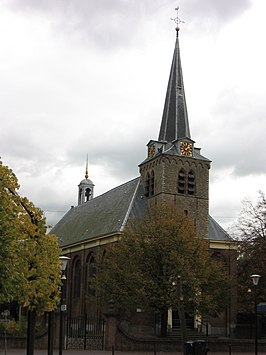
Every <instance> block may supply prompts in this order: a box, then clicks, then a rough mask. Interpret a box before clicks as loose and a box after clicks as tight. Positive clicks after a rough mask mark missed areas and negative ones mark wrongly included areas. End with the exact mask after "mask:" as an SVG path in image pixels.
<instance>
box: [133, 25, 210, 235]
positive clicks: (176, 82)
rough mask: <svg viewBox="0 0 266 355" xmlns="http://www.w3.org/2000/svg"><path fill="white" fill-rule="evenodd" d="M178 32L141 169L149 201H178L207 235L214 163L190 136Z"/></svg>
mask: <svg viewBox="0 0 266 355" xmlns="http://www.w3.org/2000/svg"><path fill="white" fill-rule="evenodd" d="M178 35H179V28H178V27H177V28H176V42H175V48H174V54H173V60H172V66H171V70H170V76H169V81H168V87H167V92H166V98H165V104H164V109H163V115H162V121H161V127H160V132H159V137H158V140H151V141H149V143H148V144H147V147H148V149H147V158H146V159H145V160H144V161H143V162H142V163H141V164H140V165H139V169H140V175H141V179H142V182H143V184H144V189H145V196H146V197H147V198H148V200H149V204H150V205H152V204H155V205H157V204H161V203H167V202H173V203H175V204H176V205H177V206H178V207H179V208H180V210H181V211H183V212H184V213H185V214H186V215H189V216H190V218H192V220H193V221H194V224H195V227H196V232H197V236H198V237H202V238H206V237H207V233H208V228H207V226H208V216H209V169H210V163H211V162H210V160H209V159H207V158H205V157H204V156H202V155H201V151H200V148H197V147H195V141H194V140H192V139H191V136H190V129H189V121H188V113H187V105H186V98H185V90H184V82H183V74H182V67H181V58H180V49H179V37H178Z"/></svg>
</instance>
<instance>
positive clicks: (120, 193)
mask: <svg viewBox="0 0 266 355" xmlns="http://www.w3.org/2000/svg"><path fill="white" fill-rule="evenodd" d="M147 208H148V204H147V198H145V196H144V190H143V187H142V184H141V179H140V177H138V178H136V179H134V180H131V181H128V182H126V183H125V184H123V185H120V186H118V187H116V188H114V189H112V190H110V191H108V192H106V193H104V194H103V195H101V196H98V197H95V198H94V199H92V200H89V201H87V202H86V203H84V204H82V205H79V206H77V207H72V208H71V209H70V210H69V211H68V212H67V214H66V215H65V216H64V217H63V218H62V219H61V220H60V221H59V222H58V223H57V224H56V225H55V227H54V228H53V229H52V230H51V232H50V233H53V234H56V235H57V237H58V239H59V246H60V247H67V246H71V245H75V244H79V243H82V242H87V241H90V240H92V239H97V238H101V237H105V236H108V235H113V234H118V233H121V232H122V231H123V229H124V227H125V225H126V223H127V222H128V220H129V219H131V218H141V217H142V216H144V214H145V213H146V211H147ZM208 239H209V240H219V241H229V240H231V239H230V237H229V235H228V234H227V233H226V232H225V231H224V230H223V228H222V227H221V226H220V225H219V224H218V223H217V222H216V221H215V220H214V219H213V218H212V217H211V216H209V225H208Z"/></svg>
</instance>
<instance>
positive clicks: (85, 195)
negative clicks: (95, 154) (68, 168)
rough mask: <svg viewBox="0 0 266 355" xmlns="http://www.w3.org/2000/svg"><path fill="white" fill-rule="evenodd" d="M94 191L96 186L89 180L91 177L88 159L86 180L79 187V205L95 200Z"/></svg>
mask: <svg viewBox="0 0 266 355" xmlns="http://www.w3.org/2000/svg"><path fill="white" fill-rule="evenodd" d="M93 189H94V184H93V182H92V181H91V180H90V179H89V175H88V158H87V161H86V171H85V179H83V180H82V181H81V182H80V183H79V185H78V205H82V204H83V203H85V202H87V201H89V200H91V199H92V198H93Z"/></svg>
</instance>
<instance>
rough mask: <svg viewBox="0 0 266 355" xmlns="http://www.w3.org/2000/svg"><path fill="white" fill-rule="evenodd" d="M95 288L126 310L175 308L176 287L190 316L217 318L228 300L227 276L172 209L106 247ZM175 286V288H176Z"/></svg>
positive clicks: (155, 214)
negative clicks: (208, 315)
mask: <svg viewBox="0 0 266 355" xmlns="http://www.w3.org/2000/svg"><path fill="white" fill-rule="evenodd" d="M96 282H97V289H98V293H100V294H101V295H102V296H103V297H104V298H105V299H106V300H110V298H113V299H114V300H115V301H116V303H117V304H119V305H121V306H124V307H126V308H127V309H128V308H136V307H140V308H142V309H151V310H154V311H159V312H163V311H165V309H167V308H170V307H173V308H174V309H177V307H178V302H179V298H178V297H177V293H176V290H177V285H179V286H182V294H180V295H179V296H180V297H182V300H183V304H184V308H185V311H186V312H187V313H192V314H196V313H204V314H205V315H206V314H211V315H216V314H218V313H219V312H220V311H221V310H222V309H223V307H224V304H225V302H226V286H227V281H226V275H225V272H224V271H223V267H222V265H221V264H220V263H219V262H217V261H215V260H213V259H212V258H211V257H210V253H209V250H208V242H207V241H206V240H203V239H199V238H197V237H196V236H195V231H194V228H193V226H192V223H191V221H190V219H189V218H188V217H186V216H184V215H183V214H180V213H179V211H178V210H177V208H176V207H174V206H172V205H171V206H160V207H157V208H153V209H151V210H150V211H149V213H148V214H147V215H146V216H145V217H144V218H143V219H142V220H140V221H134V223H132V224H131V225H130V226H129V228H128V229H127V230H126V231H125V233H124V234H123V235H122V236H121V238H120V240H119V241H118V242H116V243H113V244H112V245H110V246H109V248H108V249H107V253H106V256H105V257H104V260H103V263H102V267H101V269H100V270H99V271H98V276H97V280H96ZM174 284H175V285H174Z"/></svg>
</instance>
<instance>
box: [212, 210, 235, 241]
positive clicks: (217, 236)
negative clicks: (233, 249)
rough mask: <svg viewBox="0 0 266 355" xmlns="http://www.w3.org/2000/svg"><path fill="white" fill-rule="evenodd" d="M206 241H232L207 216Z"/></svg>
mask: <svg viewBox="0 0 266 355" xmlns="http://www.w3.org/2000/svg"><path fill="white" fill-rule="evenodd" d="M208 239H210V240H219V241H223V240H224V241H226V240H227V241H232V238H231V237H230V236H229V234H228V233H226V231H225V230H224V229H223V228H222V227H221V226H220V224H219V223H217V222H216V221H215V220H214V219H213V218H212V217H211V216H209V224H208Z"/></svg>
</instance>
